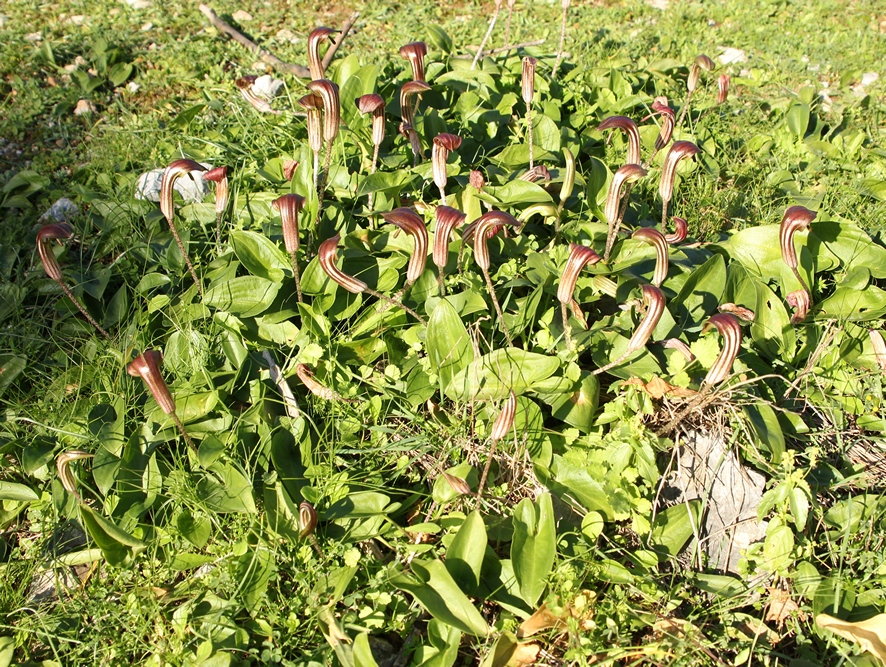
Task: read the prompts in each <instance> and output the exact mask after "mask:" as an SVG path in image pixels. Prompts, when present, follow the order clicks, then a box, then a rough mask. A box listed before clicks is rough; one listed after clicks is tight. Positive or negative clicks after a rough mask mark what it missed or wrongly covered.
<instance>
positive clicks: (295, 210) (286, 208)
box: [271, 194, 305, 303]
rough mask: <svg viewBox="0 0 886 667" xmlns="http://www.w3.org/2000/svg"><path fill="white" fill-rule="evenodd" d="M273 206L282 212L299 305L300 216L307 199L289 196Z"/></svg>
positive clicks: (277, 200)
mask: <svg viewBox="0 0 886 667" xmlns="http://www.w3.org/2000/svg"><path fill="white" fill-rule="evenodd" d="M271 205H272V206H273V207H274V208H275V209H277V210H278V211H280V223H281V225H282V227H283V244H284V245H285V246H286V252H288V253H289V258H290V260H292V277H293V280H295V293H296V295H297V296H298V300H299V303H301V302H303V299H302V294H301V277H300V275H299V271H298V247H299V236H298V214H299V213H300V212H301V211H302V209H303V208H304V206H305V198H304V197H302V196H301V195H296V194H288V195H283V196H282V197H278V198H277V199H275V200H274V201H273V202H271Z"/></svg>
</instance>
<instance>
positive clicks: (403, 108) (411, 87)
mask: <svg viewBox="0 0 886 667" xmlns="http://www.w3.org/2000/svg"><path fill="white" fill-rule="evenodd" d="M430 89H431V87H430V86H429V85H428V84H426V83H425V82H424V81H408V82H407V83H404V84H403V86H402V87H401V88H400V117H401V118H402V119H403V123H402V124H401V126H400V131H401V132H402V133H403V134H404V135H406V137H407V138H408V139H409V145H410V147H411V148H412V164H413V166H415V165H417V164H418V161H419V158H422V157H424V156H423V155H422V149H421V139H419V136H418V132H416V131H415V114H416V112H417V111H418V99H416V101H415V107H414V108H413V106H412V101H411V98H412V97H413V96H418V95H421V94H422V93H426V92H427V91H429V90H430Z"/></svg>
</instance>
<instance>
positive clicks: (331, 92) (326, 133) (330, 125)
mask: <svg viewBox="0 0 886 667" xmlns="http://www.w3.org/2000/svg"><path fill="white" fill-rule="evenodd" d="M308 88H309V89H310V91H311V92H312V93H314V95H316V96H317V97H318V98H320V101H321V103H322V105H323V142H324V143H325V145H326V157H325V159H324V163H323V171H322V172H321V175H320V182H319V185H318V186H317V201H318V204H317V224H319V222H320V215H321V214H322V213H323V191H324V190H325V189H326V177H327V174H328V173H329V164H330V162H331V160H332V142H334V141H335V138H336V137H337V136H338V130H339V128H340V127H341V101H340V100H339V97H338V86H337V85H336V84H334V83H333V82H332V81H329V80H327V79H319V80H316V81H311V82H309V83H308ZM315 226H316V225H315Z"/></svg>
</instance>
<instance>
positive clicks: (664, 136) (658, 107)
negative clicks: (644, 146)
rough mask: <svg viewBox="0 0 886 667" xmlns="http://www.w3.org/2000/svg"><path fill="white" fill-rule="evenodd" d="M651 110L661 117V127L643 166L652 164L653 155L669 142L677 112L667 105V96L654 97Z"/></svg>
mask: <svg viewBox="0 0 886 667" xmlns="http://www.w3.org/2000/svg"><path fill="white" fill-rule="evenodd" d="M652 110H653V111H654V112H655V113H656V114H658V115H659V116H660V117H661V127H660V128H659V130H658V136H657V137H656V138H655V146H654V147H653V149H652V153H651V154H650V156H649V159H647V160H646V162H645V163H644V165H643V166H644V167H648V166H649V165H650V164H652V161H653V160H654V159H655V156H656V155H658V153H659V151H661V150H663V149H664V148H666V147H667V145H668V144H669V143H671V137H672V136H673V134H674V125H675V124H676V122H677V114H676V113H674V110H673V109H671V107H669V106H668V98H667V97H656V98H655V101H654V102H653V103H652Z"/></svg>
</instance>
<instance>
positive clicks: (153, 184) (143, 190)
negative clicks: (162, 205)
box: [135, 165, 209, 204]
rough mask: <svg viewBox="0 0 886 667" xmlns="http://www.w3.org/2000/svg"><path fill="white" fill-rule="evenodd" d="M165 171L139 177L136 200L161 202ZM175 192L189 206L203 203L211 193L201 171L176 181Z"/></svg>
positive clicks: (155, 170)
mask: <svg viewBox="0 0 886 667" xmlns="http://www.w3.org/2000/svg"><path fill="white" fill-rule="evenodd" d="M204 166H206V165H204ZM163 172H164V170H163V169H152V170H151V171H149V172H146V173H144V174H142V175H141V176H139V178H138V182H137V183H136V184H135V198H136V199H144V200H145V201H156V202H158V201H160V185H161V183H162V181H163ZM174 187H175V191H176V192H178V193H179V194H180V195H181V196H182V199H184V200H185V201H186V202H187V203H188V204H194V203H196V202H201V201H203V198H204V197H205V196H206V194H207V193H208V192H209V187H208V186H207V185H206V181H204V180H203V175H202V174H201V173H200V172H199V171H192V172H191V173H190V175H186V176H182V177H180V178H179V179H177V180H176V181H175V186H174Z"/></svg>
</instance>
